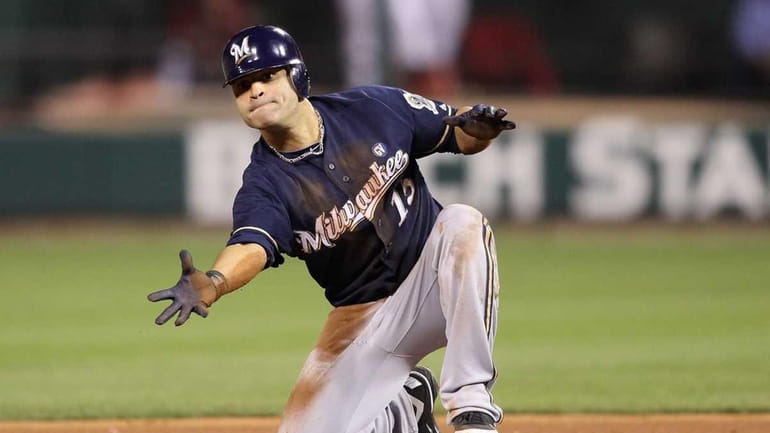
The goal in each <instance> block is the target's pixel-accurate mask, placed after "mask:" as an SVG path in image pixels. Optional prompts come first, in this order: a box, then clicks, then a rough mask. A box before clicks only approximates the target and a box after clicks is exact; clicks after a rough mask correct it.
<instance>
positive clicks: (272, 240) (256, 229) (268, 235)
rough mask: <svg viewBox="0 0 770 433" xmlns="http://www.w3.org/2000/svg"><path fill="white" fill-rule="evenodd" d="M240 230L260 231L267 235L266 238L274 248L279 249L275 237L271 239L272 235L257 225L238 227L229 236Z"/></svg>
mask: <svg viewBox="0 0 770 433" xmlns="http://www.w3.org/2000/svg"><path fill="white" fill-rule="evenodd" d="M241 230H253V231H255V232H260V233H262V234H263V235H265V236H267V238H268V239H270V242H272V243H273V246H274V247H275V250H276V251H280V249H279V248H278V242H276V241H275V239H273V237H272V236H270V233H268V232H266V231H265V230H264V229H261V228H259V227H253V226H245V227H238V228H237V229H235V230H233V233H232V234H231V235H230V236H232V235H234V234H236V233H238V232H239V231H241Z"/></svg>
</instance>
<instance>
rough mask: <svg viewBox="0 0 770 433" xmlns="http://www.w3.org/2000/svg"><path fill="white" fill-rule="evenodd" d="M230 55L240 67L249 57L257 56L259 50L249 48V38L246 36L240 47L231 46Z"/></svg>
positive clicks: (235, 44) (236, 45)
mask: <svg viewBox="0 0 770 433" xmlns="http://www.w3.org/2000/svg"><path fill="white" fill-rule="evenodd" d="M230 55H231V56H233V59H234V61H235V64H236V65H240V64H241V62H242V61H244V60H246V58H247V57H249V56H256V55H257V48H256V47H253V48H252V47H250V46H249V37H248V36H246V37H245V38H243V41H241V45H240V46H239V45H238V44H237V43H233V44H232V45H230Z"/></svg>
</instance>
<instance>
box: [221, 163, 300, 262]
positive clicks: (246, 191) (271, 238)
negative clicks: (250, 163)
mask: <svg viewBox="0 0 770 433" xmlns="http://www.w3.org/2000/svg"><path fill="white" fill-rule="evenodd" d="M247 171H248V169H247ZM274 191H275V190H271V188H270V185H269V183H267V182H266V181H265V180H264V179H260V178H249V176H248V173H247V174H244V182H243V186H241V188H240V190H239V191H238V194H237V195H236V196H235V201H234V203H233V231H232V233H231V234H230V239H229V240H228V241H227V245H233V244H248V243H256V244H259V245H261V246H262V247H263V248H264V249H265V252H266V253H267V263H266V265H265V267H271V266H272V267H278V266H279V265H281V264H282V263H283V261H284V259H283V256H282V255H281V254H282V253H289V254H290V253H291V245H292V242H291V241H292V238H293V235H292V230H291V225H290V220H289V215H288V212H287V211H286V207H285V206H284V205H283V202H282V201H281V199H280V197H278V195H277V194H275V192H274Z"/></svg>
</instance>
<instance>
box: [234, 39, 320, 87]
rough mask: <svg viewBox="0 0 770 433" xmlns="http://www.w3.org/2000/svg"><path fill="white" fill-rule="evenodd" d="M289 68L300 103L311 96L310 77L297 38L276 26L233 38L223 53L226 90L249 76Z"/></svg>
mask: <svg viewBox="0 0 770 433" xmlns="http://www.w3.org/2000/svg"><path fill="white" fill-rule="evenodd" d="M271 68H286V70H287V71H288V72H289V76H290V77H291V83H292V85H294V90H295V91H296V92H297V95H298V96H299V98H300V99H303V98H306V97H308V96H309V95H310V75H309V74H308V72H307V67H306V66H305V60H304V59H303V58H302V53H300V51H299V47H298V46H297V43H296V42H295V41H294V38H292V37H291V35H290V34H289V33H287V32H286V31H285V30H283V29H281V28H278V27H274V26H254V27H248V28H245V29H243V30H241V31H240V32H238V33H237V34H235V36H233V37H232V38H230V40H229V41H227V44H226V45H225V49H224V50H223V52H222V73H223V74H224V76H225V83H224V85H223V86H227V85H228V84H232V82H233V81H235V80H237V79H238V78H241V77H243V76H246V75H248V74H251V73H254V72H258V71H261V70H263V69H271Z"/></svg>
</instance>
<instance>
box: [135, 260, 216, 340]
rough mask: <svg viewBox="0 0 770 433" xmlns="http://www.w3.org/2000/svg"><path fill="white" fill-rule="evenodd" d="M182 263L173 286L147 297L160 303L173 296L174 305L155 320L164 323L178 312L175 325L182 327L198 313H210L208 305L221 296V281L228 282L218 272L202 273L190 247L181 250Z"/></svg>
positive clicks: (157, 322) (160, 323)
mask: <svg viewBox="0 0 770 433" xmlns="http://www.w3.org/2000/svg"><path fill="white" fill-rule="evenodd" d="M179 259H180V261H181V262H182V276H181V277H180V278H179V281H178V282H177V283H176V285H174V286H173V287H169V288H168V289H164V290H158V291H157V292H153V293H150V294H149V295H147V299H149V300H150V301H152V302H157V301H160V300H164V299H171V300H172V301H173V302H171V305H169V306H168V307H166V309H165V310H163V312H162V313H160V315H159V316H158V317H157V318H156V319H155V323H156V324H158V325H162V324H164V323H166V321H168V319H170V318H171V317H172V316H173V315H174V314H176V313H177V312H179V316H178V317H177V319H176V321H175V322H174V324H175V325H176V326H180V325H182V324H184V323H185V322H186V321H187V319H189V318H190V314H192V313H193V312H195V313H196V314H198V315H199V316H201V317H206V316H208V315H209V311H208V307H210V306H211V304H213V303H214V301H216V300H217V298H219V296H220V294H219V293H218V290H217V289H218V287H217V286H218V283H219V284H222V283H223V282H224V283H225V284H226V282H225V280H224V277H223V276H222V274H220V273H219V272H217V271H208V272H205V273H204V272H201V271H199V270H198V269H195V266H193V261H192V255H191V254H190V252H189V251H187V250H182V251H180V252H179Z"/></svg>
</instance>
